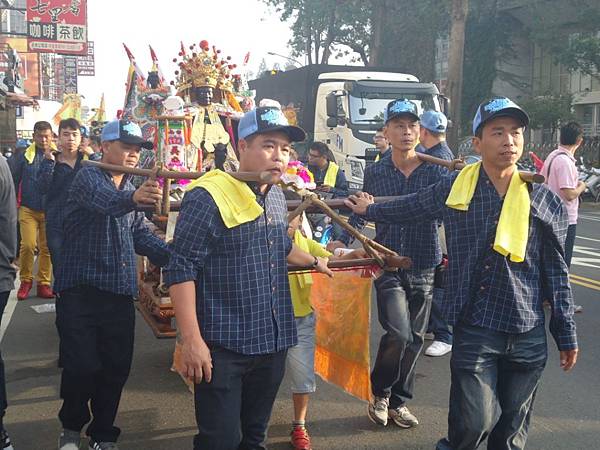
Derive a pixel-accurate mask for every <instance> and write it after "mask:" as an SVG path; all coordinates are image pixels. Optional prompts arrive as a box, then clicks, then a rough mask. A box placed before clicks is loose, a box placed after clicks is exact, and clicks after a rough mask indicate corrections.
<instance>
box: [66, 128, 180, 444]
mask: <svg viewBox="0 0 600 450" xmlns="http://www.w3.org/2000/svg"><path fill="white" fill-rule="evenodd" d="M141 136H142V132H141V130H140V128H139V127H138V126H137V125H136V124H134V123H131V122H127V121H124V120H115V121H113V122H109V123H108V124H107V125H106V126H105V127H104V129H103V131H102V149H103V154H102V162H104V163H108V164H113V165H117V166H125V167H135V166H136V165H137V162H138V160H139V155H140V149H141V147H142V146H144V147H147V148H152V143H151V142H147V141H145V140H144V139H142V137H141ZM161 198H162V194H161V190H160V188H159V187H158V183H157V182H156V181H146V182H145V183H144V184H143V185H142V186H141V187H139V188H138V189H137V190H135V189H134V188H133V186H132V185H131V183H130V182H129V180H128V177H127V176H125V175H124V174H123V173H119V172H114V173H113V172H108V171H105V170H102V169H100V168H97V167H83V168H82V169H81V170H79V172H78V173H77V175H76V176H75V179H74V180H73V182H72V184H71V187H70V189H69V198H68V202H67V207H66V211H65V217H64V225H63V228H64V233H65V237H66V238H65V241H64V243H63V247H62V253H61V260H62V262H61V264H60V265H59V267H58V273H57V277H56V283H55V290H56V291H57V292H58V293H59V294H58V297H57V300H56V327H57V329H58V335H59V338H60V347H59V365H60V366H61V367H62V368H63V372H62V379H61V387H60V396H61V398H62V399H63V405H62V407H61V409H60V412H59V419H60V421H61V423H62V426H63V431H62V433H61V435H60V438H59V445H58V447H59V449H60V450H77V449H78V448H79V444H80V433H81V430H82V428H83V427H84V426H85V424H87V423H88V422H89V421H90V419H92V421H91V423H90V425H89V426H88V427H87V430H86V434H87V435H88V436H90V443H89V448H90V450H105V449H111V450H115V449H117V446H116V444H115V443H116V441H117V438H118V436H119V433H120V430H119V428H117V427H115V426H114V420H115V417H116V415H117V409H118V407H119V400H120V398H121V392H122V390H123V386H124V385H125V382H126V381H127V378H128V376H129V370H130V367H131V361H132V357H133V341H134V327H135V309H134V306H133V296H134V295H136V293H137V270H136V256H135V254H136V253H137V254H140V255H146V256H148V257H149V258H150V260H151V261H152V263H154V264H156V265H158V266H164V265H165V264H166V263H167V261H168V259H169V251H168V248H167V245H166V244H165V242H163V241H162V240H161V239H160V238H158V237H157V236H155V235H154V234H152V232H151V231H150V230H149V229H148V227H146V225H144V222H143V221H144V215H143V213H141V212H136V211H135V208H136V205H138V204H154V203H155V202H156V201H157V200H159V199H161ZM90 408H91V411H92V416H93V417H91V416H90Z"/></svg>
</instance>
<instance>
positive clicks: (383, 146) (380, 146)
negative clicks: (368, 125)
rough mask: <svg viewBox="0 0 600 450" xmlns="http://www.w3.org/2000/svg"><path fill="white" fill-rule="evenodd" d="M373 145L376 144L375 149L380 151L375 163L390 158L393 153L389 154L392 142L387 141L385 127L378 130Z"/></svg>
mask: <svg viewBox="0 0 600 450" xmlns="http://www.w3.org/2000/svg"><path fill="white" fill-rule="evenodd" d="M373 143H374V144H375V148H376V149H377V150H379V153H378V154H377V156H376V157H375V162H377V161H379V160H380V159H381V158H383V157H384V156H386V155H387V156H390V155H391V154H392V152H388V150H389V149H390V148H391V147H390V141H388V140H387V138H386V137H385V134H384V132H383V127H381V128H378V129H377V131H376V132H375V136H373Z"/></svg>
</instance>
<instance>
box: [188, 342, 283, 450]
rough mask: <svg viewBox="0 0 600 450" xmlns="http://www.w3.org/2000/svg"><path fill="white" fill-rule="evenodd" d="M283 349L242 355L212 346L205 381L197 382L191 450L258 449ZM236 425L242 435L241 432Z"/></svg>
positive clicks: (262, 442) (279, 377)
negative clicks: (209, 374) (209, 375)
mask: <svg viewBox="0 0 600 450" xmlns="http://www.w3.org/2000/svg"><path fill="white" fill-rule="evenodd" d="M286 354H287V351H281V352H278V353H271V354H268V355H256V356H248V355H241V354H239V353H235V352H232V351H229V350H226V349H224V348H222V347H216V348H212V349H211V356H212V363H213V372H212V380H211V382H210V383H204V382H203V383H200V384H197V385H196V388H195V395H194V403H195V406H196V421H197V423H198V434H197V435H196V436H195V437H194V450H208V449H210V450H236V449H237V450H263V449H265V448H266V447H265V441H266V438H267V425H268V424H269V418H270V417H271V410H272V409H273V402H274V401H275V396H276V395H277V391H278V390H279V385H280V384H281V380H282V379H283V373H284V371H285V358H286ZM240 430H241V436H240Z"/></svg>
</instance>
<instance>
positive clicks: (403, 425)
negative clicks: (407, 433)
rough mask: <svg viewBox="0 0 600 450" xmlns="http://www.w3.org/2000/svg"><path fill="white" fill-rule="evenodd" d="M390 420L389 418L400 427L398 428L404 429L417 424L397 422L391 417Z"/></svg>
mask: <svg viewBox="0 0 600 450" xmlns="http://www.w3.org/2000/svg"><path fill="white" fill-rule="evenodd" d="M390 420H391V421H392V422H394V423H395V424H396V425H397V426H398V427H400V428H402V429H404V430H406V429H408V428H414V427H416V426H417V425H418V424H415V425H411V424H407V423H399V422H397V421H396V420H395V419H392V418H391V417H390Z"/></svg>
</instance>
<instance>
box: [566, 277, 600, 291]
mask: <svg viewBox="0 0 600 450" xmlns="http://www.w3.org/2000/svg"><path fill="white" fill-rule="evenodd" d="M571 283H572V284H576V285H578V286H583V287H586V288H590V289H594V290H595V291H600V286H594V285H593V284H587V283H582V282H581V281H577V280H571Z"/></svg>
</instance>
